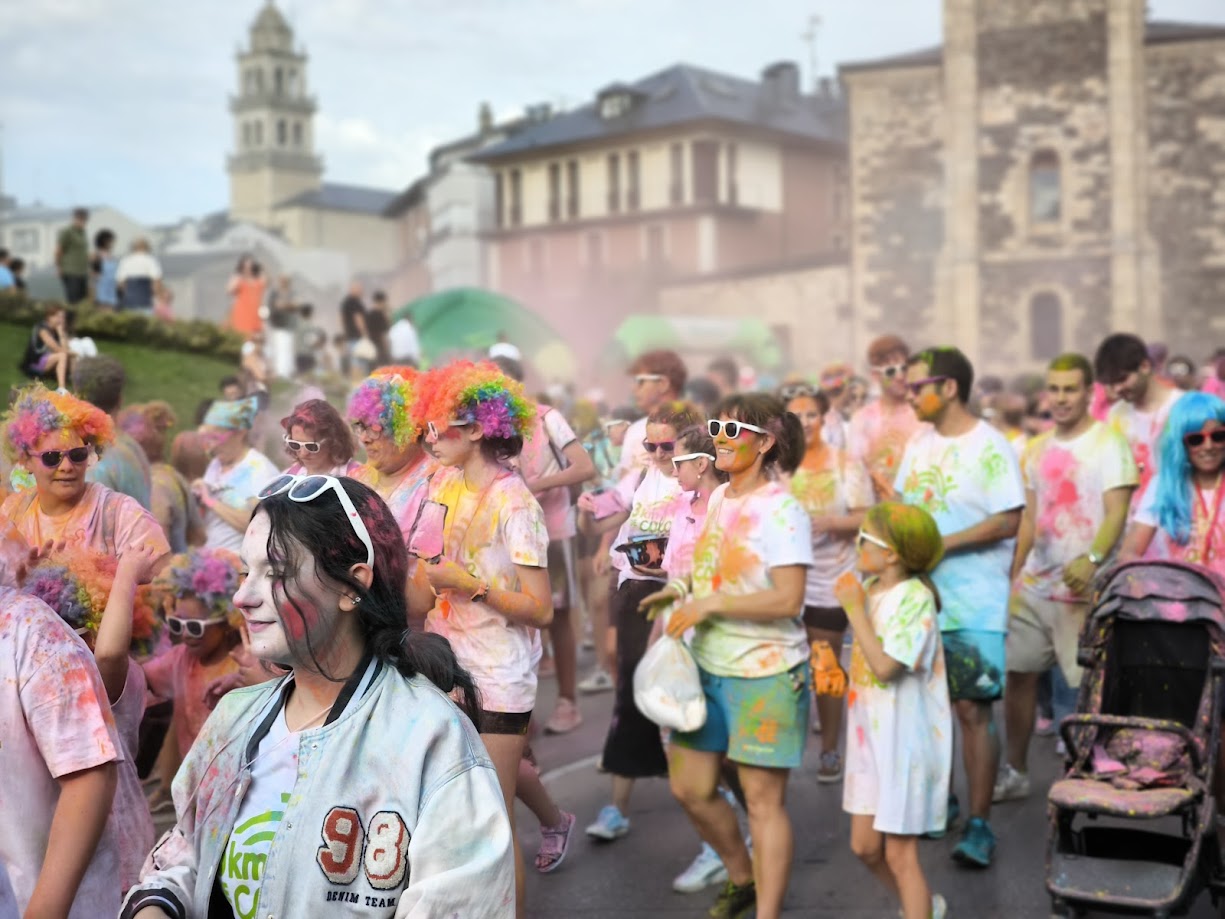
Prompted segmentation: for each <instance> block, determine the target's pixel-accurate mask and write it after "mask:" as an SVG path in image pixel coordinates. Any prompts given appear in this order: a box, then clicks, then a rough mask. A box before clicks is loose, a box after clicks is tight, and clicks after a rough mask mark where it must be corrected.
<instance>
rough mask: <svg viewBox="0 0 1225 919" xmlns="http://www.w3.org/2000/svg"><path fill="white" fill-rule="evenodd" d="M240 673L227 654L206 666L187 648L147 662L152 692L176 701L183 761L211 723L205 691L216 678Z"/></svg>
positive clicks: (176, 729)
mask: <svg viewBox="0 0 1225 919" xmlns="http://www.w3.org/2000/svg"><path fill="white" fill-rule="evenodd" d="M237 669H238V664H237V662H235V661H234V659H233V658H231V657H230V656H229V655H228V654H227V655H225V656H224V657H222V658H221V660H219V661H217V662H216V663H215V664H208V665H206V664H203V663H201V662H200V660H199V658H196V657H194V656H192V655H191V654H188V653H187V646H186V645H174V646H173V647H171V649H170V650H169V651H168V652H166V653H165V654H163V655H161V656H160V657H155V658H153V659H152V660H148V661H145V663H144V671H145V678H146V679H147V680H148V681H149V689H150V690H151V691H152V692H153V693H154V694H155V695H156V696H158V697H160V698H162V699H174V736H175V739H176V740H177V741H178V744H179V756H180V757H183V756H186V755H187V751H188V750H190V749H191V745H192V743H194V742H195V739H196V735H197V734H199V733H200V728H202V727H204V722H205V721H207V720H208V716H209V708H208V706H207V705H205V704H204V690H205V689H207V688H208V684H209V683H211V682H212V681H213V680H215V679H217V677H219V676H225V675H226V674H227V673H233V672H234V671H235V670H237Z"/></svg>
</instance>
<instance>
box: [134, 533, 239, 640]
mask: <svg viewBox="0 0 1225 919" xmlns="http://www.w3.org/2000/svg"><path fill="white" fill-rule="evenodd" d="M241 571H242V563H241V562H240V561H239V560H238V556H237V555H235V554H234V553H233V552H231V551H229V550H228V549H189V550H188V551H187V552H182V553H180V554H178V555H172V556H171V557H170V561H169V562H168V563H167V564H166V567H165V568H163V569H162V573H161V574H159V575H158V576H157V579H156V580H155V581H154V582H153V584H154V588H155V589H156V590H157V592H158V593H159V594H160V595H161V598H162V602H163V604H166V603H167V601H169V603H170V604H172V603H173V602H174V600H175V599H178V598H181V597H195V598H196V599H198V600H199V601H200V602H201V603H203V604H204V605H205V607H207V608H208V611H209V612H210V613H211V614H212V615H214V616H225V617H226V618H227V619H229V620H230V625H232V626H234V627H235V628H237V627H238V626H239V624H240V623H241V622H242V614H241V613H239V612H238V610H237V609H235V607H234V594H235V593H237V592H238V582H239V579H240V576H241V575H240V572H241Z"/></svg>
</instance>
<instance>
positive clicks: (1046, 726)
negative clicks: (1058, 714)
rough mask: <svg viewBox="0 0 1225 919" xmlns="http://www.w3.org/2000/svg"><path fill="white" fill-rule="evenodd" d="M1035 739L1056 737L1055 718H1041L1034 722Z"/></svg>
mask: <svg viewBox="0 0 1225 919" xmlns="http://www.w3.org/2000/svg"><path fill="white" fill-rule="evenodd" d="M1034 736H1035V737H1054V736H1055V719H1054V718H1039V719H1038V720H1037V721H1035V722H1034Z"/></svg>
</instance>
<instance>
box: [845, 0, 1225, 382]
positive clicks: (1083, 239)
mask: <svg viewBox="0 0 1225 919" xmlns="http://www.w3.org/2000/svg"><path fill="white" fill-rule="evenodd" d="M841 75H842V78H843V80H844V82H845V86H846V88H847V92H848V95H849V100H850V128H849V135H850V157H851V183H852V191H851V198H852V203H851V211H852V212H851V222H852V228H851V250H852V257H851V268H850V271H851V278H850V286H851V299H852V307H853V308H852V310H851V314H852V316H853V319H852V322H853V323H854V335H853V340H854V342H855V353H856V357H857V358H858V357H859V356H860V355H862V354H863V351H864V348H865V347H866V343H867V341H869V340H870V339H871V338H872V337H874V336H875V335H878V334H880V333H883V332H886V331H896V332H899V333H900V334H902V335H903V336H904V337H905V338H907V340H909V341H910V343H911V344H912V346H922V345H926V344H934V343H951V344H956V345H958V346H959V347H961V348H962V349H963V350H965V351H966V352H967V353H968V354H969V355H970V356H971V357H972V358H973V359H974V360H975V361H976V362H977V363H978V365H979V366H980V368H981V369H982V370H987V371H994V372H1012V371H1019V370H1029V369H1036V368H1038V367H1040V366H1041V365H1042V364H1043V363H1044V362H1045V361H1047V360H1048V359H1049V358H1051V357H1053V356H1055V355H1056V354H1058V353H1060V352H1062V351H1067V350H1079V351H1082V352H1087V353H1090V354H1091V353H1092V351H1093V349H1094V348H1095V347H1096V345H1097V342H1098V341H1099V340H1100V339H1101V338H1102V337H1103V336H1104V335H1106V334H1108V333H1109V332H1111V331H1123V330H1126V331H1135V332H1138V333H1139V334H1140V335H1142V336H1145V337H1146V338H1149V339H1150V340H1164V341H1166V342H1168V343H1169V344H1170V346H1171V348H1172V349H1173V351H1174V352H1175V353H1179V352H1181V353H1185V354H1187V355H1189V356H1190V357H1192V359H1193V360H1195V361H1197V362H1200V361H1202V360H1203V359H1204V358H1205V357H1206V356H1207V354H1209V353H1210V352H1211V350H1212V349H1213V348H1214V347H1215V346H1219V345H1222V344H1225V26H1222V25H1215V26H1210V25H1197V24H1187V23H1170V22H1155V21H1149V20H1148V19H1147V17H1146V10H1145V3H1144V0H1026V2H1023V3H1022V2H1017V0H944V44H943V45H942V46H941V47H938V48H933V49H929V50H923V51H917V52H914V53H911V54H905V55H901V56H897V57H892V58H889V59H885V60H878V61H871V62H865V63H856V64H849V65H845V66H843V67H842V68H841Z"/></svg>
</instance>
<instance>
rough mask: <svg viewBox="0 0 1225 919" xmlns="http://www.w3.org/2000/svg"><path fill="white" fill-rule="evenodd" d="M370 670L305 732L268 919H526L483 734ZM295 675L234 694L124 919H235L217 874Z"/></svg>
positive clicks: (380, 668) (449, 707)
mask: <svg viewBox="0 0 1225 919" xmlns="http://www.w3.org/2000/svg"><path fill="white" fill-rule="evenodd" d="M368 667H369V668H373V669H374V671H375V672H374V674H373V676H372V678H371V679H370V680H369V681H367V680H365V679H359V678H358V676H359V675H355V678H354V680H351V681H350V683H349V684H348V685H347V686H346V689H345V692H344V693H342V694H341V696H340V698H338V699H337V704H336V706H334V707H333V711H332V713H331V715H330V716H329V719H328V721H327V723H325V724H324V725H322V726H321V727H318V728H314V729H308V730H304V731H302V732H301V733H300V735H299V739H298V778H297V782H296V784H295V786H294V789H293V793H292V795H291V796H290V799H289V803H288V804H287V805H286V807H285V810H284V815H283V816H282V818H281V822H280V824H279V826H278V828H277V830H276V836H275V837H274V839H273V842H272V848H271V851H270V852H269V854H268V858H267V861H266V863H265V864H264V865H263V870H262V872H261V875H262V884H261V890H262V892H261V894H260V909H259V912H260V915H259V917H258V919H299V917H310V916H326V917H329V919H332V917H335V919H340V917H346V919H347V917H362V919H376V917H393V916H394V917H414V919H427V917H428V919H453V917H454V919H504V917H513V916H514V914H515V869H514V861H513V856H512V848H511V831H510V822H509V820H508V819H507V815H506V806H505V804H504V803H503V800H502V792H501V789H500V787H499V785H498V778H497V774H496V773H495V772H494V769H493V764H492V763H491V762H490V760H489V756H488V755H487V754H486V752H485V748H484V746H483V745H482V743H481V740H480V737H479V735H478V734H477V733H476V730H475V729H474V728H473V727H472V725H471V723H470V722H469V721H468V719H467V718H465V717H464V714H463V713H462V712H461V711H460V710H459V708H458V707H456V706H455V704H454V703H453V702H452V701H451V700H450V699H449V698H447V696H446V695H444V694H443V693H442V692H441V691H440V690H439V689H438V688H437V687H435V686H434V685H433V684H432V683H430V682H429V681H428V680H427V679H425V678H424V677H421V676H417V677H414V678H413V679H411V680H409V679H406V678H405V677H403V676H402V675H401V674H400V673H399V672H398V671H396V670H395V668H393V667H392V666H390V665H389V664H385V663H383V662H381V661H378V660H373V661H371V662H370V663H369V665H368ZM365 672H366V673H368V672H369V671H365ZM289 679H291V677H285V678H282V679H281V680H277V681H275V682H272V683H265V684H263V685H261V686H254V687H250V688H248V689H240V690H236V691H234V692H231V693H229V694H228V695H226V696H225V697H224V698H223V699H222V700H221V703H220V704H219V705H218V706H217V709H216V711H214V712H213V714H212V715H211V716H210V717H209V719H208V721H207V722H206V723H205V725H204V728H203V730H201V732H200V736H199V737H198V738H197V739H196V742H195V743H194V744H193V745H192V748H191V751H190V752H189V753H188V755H187V758H186V760H185V761H184V763H183V766H182V768H180V770H179V773H178V775H177V776H176V777H175V780H174V788H173V791H174V803H175V810H176V812H177V814H178V825H177V826H175V827H174V829H172V830H171V831H170V832H168V833H167V834H166V835H165V836H164V837H163V838H162V840H161V841H160V842H159V843H158V845H157V847H156V848H155V849H154V850H153V853H152V855H151V856H150V857H149V860H148V861H147V862H146V864H145V868H144V873H143V875H142V879H141V883H140V884H139V885H137V886H136V887H134V888H133V889H132V890H131V891H130V892H129V894H128V897H127V900H126V901H125V903H124V907H123V911H122V912H121V913H120V916H121V919H130V917H132V916H134V915H135V914H136V913H137V912H139V911H140V909H142V908H143V907H146V906H153V905H156V906H159V907H160V908H161V909H163V910H164V911H165V912H166V913H167V914H168V915H170V916H172V917H174V919H217V917H224V919H233V915H234V914H233V911H232V910H231V909H230V906H229V903H228V902H227V901H226V899H225V897H224V895H223V894H222V892H221V887H220V885H219V884H218V882H217V873H218V867H219V864H220V862H221V859H222V858H223V857H225V854H226V847H227V843H228V841H229V839H230V832H231V830H232V829H233V826H234V820H235V818H236V817H237V815H238V811H239V806H240V804H241V803H242V798H243V795H244V794H245V793H246V789H247V786H248V785H249V783H250V780H251V773H250V769H249V768H248V765H247V764H249V763H250V762H251V761H252V759H253V758H254V757H255V756H256V755H258V746H259V741H260V739H261V738H262V737H263V736H264V735H266V734H267V733H268V729H269V727H270V725H271V724H272V723H273V719H274V718H276V717H278V716H279V714H280V711H281V708H282V706H283V705H284V699H285V694H284V688H285V684H286V682H287V681H288V680H289ZM367 683H368V685H366V687H365V689H364V690H363V691H362V692H361V693H360V694H356V693H355V690H356V687H357V686H358V685H361V684H367ZM253 919H254V917H253Z"/></svg>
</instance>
